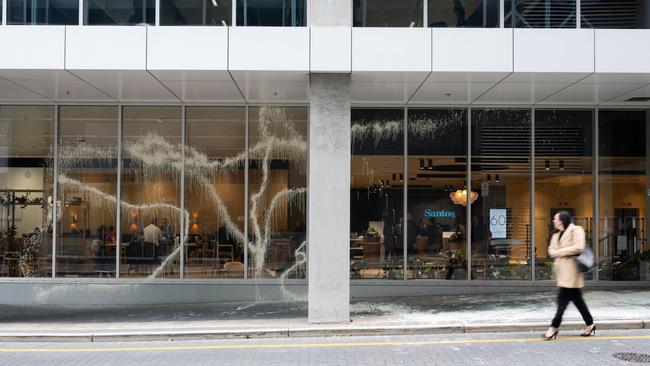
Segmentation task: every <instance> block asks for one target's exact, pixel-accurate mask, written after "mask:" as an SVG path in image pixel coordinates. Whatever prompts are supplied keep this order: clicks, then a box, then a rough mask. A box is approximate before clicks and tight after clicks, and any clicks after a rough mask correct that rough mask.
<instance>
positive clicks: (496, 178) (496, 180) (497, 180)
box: [494, 174, 499, 183]
mask: <svg viewBox="0 0 650 366" xmlns="http://www.w3.org/2000/svg"><path fill="white" fill-rule="evenodd" d="M494 181H495V182H497V183H499V174H497V175H496V176H495V179H494Z"/></svg>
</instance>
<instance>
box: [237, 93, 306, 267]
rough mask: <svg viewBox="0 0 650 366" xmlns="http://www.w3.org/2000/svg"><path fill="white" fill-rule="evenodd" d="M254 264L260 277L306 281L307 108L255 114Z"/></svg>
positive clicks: (251, 121) (251, 183)
mask: <svg viewBox="0 0 650 366" xmlns="http://www.w3.org/2000/svg"><path fill="white" fill-rule="evenodd" d="M249 131H250V137H249V147H248V151H249V159H250V170H249V173H248V220H249V223H248V230H249V233H248V235H249V239H250V240H249V244H248V253H249V254H248V263H249V271H250V275H251V276H252V277H254V278H259V277H272V278H287V277H289V278H304V277H305V265H306V256H305V253H306V251H305V250H306V244H307V242H306V232H307V230H306V218H307V217H306V202H307V201H306V193H307V151H308V149H307V109H306V108H302V107H296V108H290V107H275V106H266V107H255V108H250V109H249Z"/></svg>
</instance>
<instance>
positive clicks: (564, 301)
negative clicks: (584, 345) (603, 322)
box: [551, 287, 594, 328]
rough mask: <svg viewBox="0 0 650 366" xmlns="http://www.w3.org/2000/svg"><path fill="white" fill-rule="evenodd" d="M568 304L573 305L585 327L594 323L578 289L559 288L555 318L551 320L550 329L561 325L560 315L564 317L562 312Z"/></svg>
mask: <svg viewBox="0 0 650 366" xmlns="http://www.w3.org/2000/svg"><path fill="white" fill-rule="evenodd" d="M569 302H573V304H575V306H576V308H578V311H579V312H580V315H582V319H584V321H585V324H587V326H589V325H592V324H593V323H594V319H593V318H592V317H591V313H589V309H588V308H587V304H585V301H584V300H583V299H582V291H580V289H579V288H565V287H560V290H559V291H558V293H557V312H556V313H555V318H553V322H552V323H551V326H552V327H554V328H559V327H560V324H561V323H562V315H564V310H566V307H567V305H569Z"/></svg>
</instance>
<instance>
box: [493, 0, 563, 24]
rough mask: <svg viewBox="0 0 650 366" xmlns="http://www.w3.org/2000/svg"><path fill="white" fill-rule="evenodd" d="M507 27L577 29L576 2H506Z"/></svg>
mask: <svg viewBox="0 0 650 366" xmlns="http://www.w3.org/2000/svg"><path fill="white" fill-rule="evenodd" d="M504 1H505V16H504V19H505V25H506V27H513V28H575V27H576V1H575V0H504Z"/></svg>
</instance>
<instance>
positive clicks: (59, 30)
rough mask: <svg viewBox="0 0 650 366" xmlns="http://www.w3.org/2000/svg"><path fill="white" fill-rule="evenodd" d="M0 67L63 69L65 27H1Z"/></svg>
mask: <svg viewBox="0 0 650 366" xmlns="http://www.w3.org/2000/svg"><path fill="white" fill-rule="evenodd" d="M0 47H2V48H1V49H0V69H51V70H57V69H58V70H62V69H63V68H64V65H65V64H64V62H65V57H64V52H65V27H63V26H51V25H48V26H36V25H30V26H4V27H0Z"/></svg>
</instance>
